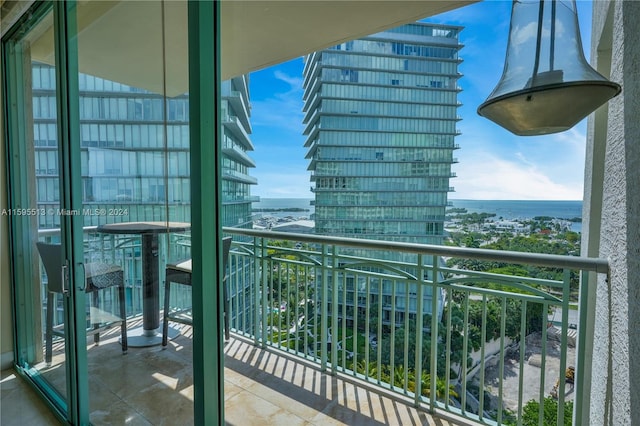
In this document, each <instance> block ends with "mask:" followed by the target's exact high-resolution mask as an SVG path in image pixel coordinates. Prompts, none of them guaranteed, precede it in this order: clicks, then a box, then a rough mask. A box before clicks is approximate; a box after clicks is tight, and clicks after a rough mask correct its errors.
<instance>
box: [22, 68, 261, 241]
mask: <svg viewBox="0 0 640 426" xmlns="http://www.w3.org/2000/svg"><path fill="white" fill-rule="evenodd" d="M78 78H79V82H78V83H79V89H80V94H81V96H80V99H79V106H80V120H81V122H80V136H81V142H80V143H81V148H82V151H81V170H82V177H83V202H84V205H85V206H86V207H87V208H90V209H101V208H106V207H107V206H112V205H113V204H114V203H115V204H117V205H118V206H120V207H122V208H123V211H126V212H127V215H126V216H120V217H119V220H122V221H137V220H142V219H145V220H150V219H151V218H154V217H157V218H160V217H162V214H163V213H162V211H163V209H164V206H166V205H168V206H170V208H171V211H172V219H173V220H176V221H184V222H189V221H190V217H191V207H190V206H191V193H190V181H189V176H190V175H191V169H190V164H189V98H188V96H187V95H181V96H177V97H173V98H171V99H163V97H162V95H160V94H155V93H152V92H149V91H146V90H143V89H140V88H136V87H132V86H128V85H125V84H121V83H117V82H113V81H109V80H105V79H102V78H98V77H94V76H91V75H86V74H80V75H79V76H78ZM32 87H33V134H34V146H35V159H34V161H35V171H36V178H37V180H36V182H37V183H36V186H37V189H36V191H37V203H38V207H39V208H44V209H49V208H55V206H57V205H58V203H59V200H60V194H59V190H58V187H59V183H58V174H59V173H58V156H57V155H58V151H57V146H58V141H57V133H56V132H57V130H56V126H55V120H56V102H55V74H54V68H53V67H52V66H50V65H45V64H35V65H34V66H33V67H32ZM222 93H223V101H222V109H223V115H225V116H227V117H233V118H234V120H228V121H226V122H225V123H228V125H227V124H224V128H223V131H222V133H223V137H222V144H223V158H222V166H223V180H222V193H223V208H222V217H223V225H224V226H236V227H238V226H239V227H249V228H250V227H251V226H252V214H251V203H252V201H253V197H251V190H250V188H251V186H252V185H254V184H255V183H256V180H255V178H253V177H251V176H250V175H249V169H250V168H253V167H255V163H254V161H253V160H252V159H251V158H250V157H249V155H248V152H250V151H251V150H253V145H252V144H251V141H250V140H249V137H248V135H249V134H250V133H251V125H250V122H249V111H250V108H249V107H248V103H249V92H248V84H247V77H245V76H241V77H236V78H234V79H232V80H228V81H225V82H222ZM165 105H166V116H165V112H164V111H163V108H165ZM165 120H166V123H165ZM223 122H224V121H223ZM156 211H157V214H156V213H155V212H156ZM38 219H39V221H40V226H41V227H43V228H57V227H59V226H60V216H56V215H46V216H44V215H43V216H39V218H38ZM86 221H87V222H91V221H93V222H95V223H87V225H91V224H92V225H98V221H99V217H97V216H96V217H93V218H91V217H87V219H86Z"/></svg>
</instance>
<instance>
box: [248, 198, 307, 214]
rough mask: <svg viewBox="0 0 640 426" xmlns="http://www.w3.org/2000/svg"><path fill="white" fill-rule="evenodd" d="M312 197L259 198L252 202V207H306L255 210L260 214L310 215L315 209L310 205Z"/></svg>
mask: <svg viewBox="0 0 640 426" xmlns="http://www.w3.org/2000/svg"><path fill="white" fill-rule="evenodd" d="M311 201H312V199H310V198H260V202H258V203H253V204H252V207H253V208H254V209H289V208H295V209H307V210H308V211H290V210H284V211H279V212H256V214H258V215H261V216H273V217H285V216H293V217H302V216H305V217H311V215H312V214H313V212H314V211H315V209H314V206H312V205H311Z"/></svg>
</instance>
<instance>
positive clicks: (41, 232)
mask: <svg viewBox="0 0 640 426" xmlns="http://www.w3.org/2000/svg"><path fill="white" fill-rule="evenodd" d="M96 229H98V227H97V226H95V225H94V226H83V227H82V232H83V233H85V234H87V233H89V232H95V230H96ZM52 235H60V228H48V229H38V236H39V237H50V236H52Z"/></svg>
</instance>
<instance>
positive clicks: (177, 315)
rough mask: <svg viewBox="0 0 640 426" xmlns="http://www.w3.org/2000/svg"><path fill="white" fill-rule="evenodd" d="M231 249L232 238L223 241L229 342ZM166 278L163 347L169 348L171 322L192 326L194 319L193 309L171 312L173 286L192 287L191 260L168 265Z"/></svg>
mask: <svg viewBox="0 0 640 426" xmlns="http://www.w3.org/2000/svg"><path fill="white" fill-rule="evenodd" d="M230 249H231V237H225V238H223V239H222V259H223V265H222V270H223V273H224V277H223V278H222V288H223V298H224V337H225V339H226V340H229V337H230V335H229V294H228V290H227V264H228V261H229V250H230ZM165 272H166V278H165V283H164V310H163V319H164V321H163V324H162V346H167V341H168V334H169V321H173V322H178V323H180V324H188V325H191V324H192V323H193V317H192V316H191V307H188V308H186V309H180V310H177V311H173V312H170V306H171V303H170V302H171V301H170V298H171V285H172V284H180V285H186V286H191V272H192V268H191V259H189V260H186V261H184V262H181V263H178V264H175V265H167V268H166V271H165Z"/></svg>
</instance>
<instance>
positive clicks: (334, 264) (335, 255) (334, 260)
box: [331, 245, 346, 375]
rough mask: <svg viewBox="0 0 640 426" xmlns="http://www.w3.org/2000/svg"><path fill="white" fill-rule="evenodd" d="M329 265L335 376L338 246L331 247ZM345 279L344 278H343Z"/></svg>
mask: <svg viewBox="0 0 640 426" xmlns="http://www.w3.org/2000/svg"><path fill="white" fill-rule="evenodd" d="M331 264H332V269H333V280H332V284H331V295H332V302H331V372H332V373H333V374H334V375H335V374H336V373H337V372H338V315H336V313H337V312H338V292H337V291H336V284H337V275H338V274H337V267H338V246H337V245H334V246H332V247H331ZM345 279H346V277H345Z"/></svg>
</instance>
